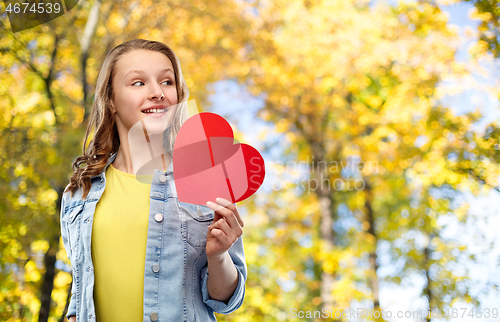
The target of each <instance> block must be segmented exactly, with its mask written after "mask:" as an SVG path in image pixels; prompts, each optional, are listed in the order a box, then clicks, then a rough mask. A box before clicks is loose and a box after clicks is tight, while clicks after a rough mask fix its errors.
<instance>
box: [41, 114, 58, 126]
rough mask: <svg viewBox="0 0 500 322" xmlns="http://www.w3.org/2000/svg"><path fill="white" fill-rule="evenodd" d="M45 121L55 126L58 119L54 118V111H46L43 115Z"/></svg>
mask: <svg viewBox="0 0 500 322" xmlns="http://www.w3.org/2000/svg"><path fill="white" fill-rule="evenodd" d="M43 119H44V120H45V124H47V125H51V126H52V125H54V123H55V121H56V118H55V117H54V113H53V112H52V111H46V112H44V113H43Z"/></svg>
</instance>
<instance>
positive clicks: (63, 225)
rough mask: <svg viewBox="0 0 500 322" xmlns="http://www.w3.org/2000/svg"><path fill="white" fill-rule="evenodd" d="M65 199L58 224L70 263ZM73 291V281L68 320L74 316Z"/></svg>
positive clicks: (65, 195) (62, 202) (65, 194)
mask: <svg viewBox="0 0 500 322" xmlns="http://www.w3.org/2000/svg"><path fill="white" fill-rule="evenodd" d="M66 198H67V193H63V196H62V200H61V216H60V223H61V237H62V240H63V244H64V249H66V254H67V255H68V258H69V259H70V261H71V245H70V243H69V236H68V234H69V233H68V227H67V224H66V222H65V221H64V220H62V219H63V217H64V208H66ZM74 289H75V284H74V280H73V281H72V282H71V299H70V302H69V306H68V313H67V314H66V317H67V318H68V320H69V317H70V316H72V315H76V301H75V299H74V294H73V290H74Z"/></svg>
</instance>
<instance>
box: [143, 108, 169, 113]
mask: <svg viewBox="0 0 500 322" xmlns="http://www.w3.org/2000/svg"><path fill="white" fill-rule="evenodd" d="M166 111H167V109H166V108H151V109H149V110H146V111H142V113H144V114H154V113H165V112H166Z"/></svg>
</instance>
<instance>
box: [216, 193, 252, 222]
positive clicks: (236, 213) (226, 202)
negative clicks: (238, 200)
mask: <svg viewBox="0 0 500 322" xmlns="http://www.w3.org/2000/svg"><path fill="white" fill-rule="evenodd" d="M215 201H216V202H217V204H218V205H220V206H223V207H225V208H227V209H229V210H231V211H232V212H233V213H234V216H235V217H236V219H237V220H238V223H239V224H240V226H241V227H244V226H245V224H244V223H243V220H242V219H241V216H240V212H239V211H238V207H236V205H233V204H232V203H231V202H230V201H229V200H226V199H224V198H216V199H215Z"/></svg>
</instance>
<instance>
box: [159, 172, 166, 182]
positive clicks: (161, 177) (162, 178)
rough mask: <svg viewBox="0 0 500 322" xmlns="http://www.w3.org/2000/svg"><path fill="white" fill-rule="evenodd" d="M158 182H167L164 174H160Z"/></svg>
mask: <svg viewBox="0 0 500 322" xmlns="http://www.w3.org/2000/svg"><path fill="white" fill-rule="evenodd" d="M160 181H161V182H165V181H167V177H165V175H164V174H162V175H161V176H160Z"/></svg>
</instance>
